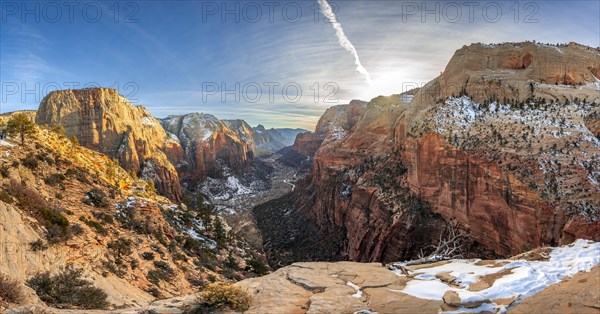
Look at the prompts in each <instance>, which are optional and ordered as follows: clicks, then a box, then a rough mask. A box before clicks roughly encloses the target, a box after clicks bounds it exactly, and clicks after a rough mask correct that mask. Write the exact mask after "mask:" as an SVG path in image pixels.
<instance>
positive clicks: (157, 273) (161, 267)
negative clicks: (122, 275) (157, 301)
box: [146, 261, 174, 285]
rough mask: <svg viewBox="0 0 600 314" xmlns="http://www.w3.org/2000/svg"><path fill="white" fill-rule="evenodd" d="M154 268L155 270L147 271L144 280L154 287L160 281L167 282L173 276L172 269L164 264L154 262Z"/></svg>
mask: <svg viewBox="0 0 600 314" xmlns="http://www.w3.org/2000/svg"><path fill="white" fill-rule="evenodd" d="M154 267H155V269H152V270H150V271H148V274H147V275H146V278H148V280H149V281H150V282H151V283H153V284H155V285H158V283H159V281H161V280H163V281H168V280H169V279H171V277H172V276H173V274H174V271H173V268H171V266H169V264H167V263H166V262H163V261H154Z"/></svg>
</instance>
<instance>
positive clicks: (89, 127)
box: [36, 88, 181, 201]
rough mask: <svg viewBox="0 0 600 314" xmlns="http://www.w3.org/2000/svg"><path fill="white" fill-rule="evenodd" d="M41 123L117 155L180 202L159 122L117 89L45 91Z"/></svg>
mask: <svg viewBox="0 0 600 314" xmlns="http://www.w3.org/2000/svg"><path fill="white" fill-rule="evenodd" d="M36 123H37V124H40V125H50V126H54V125H62V126H63V127H64V129H65V134H66V135H67V136H69V137H73V136H75V137H77V140H78V142H79V144H80V145H82V146H84V147H86V148H90V149H93V150H96V151H98V152H101V153H103V154H106V155H107V156H109V157H111V158H114V159H117V160H118V161H119V163H120V164H121V166H122V167H123V168H125V169H127V170H129V171H131V172H132V173H135V174H144V175H145V176H146V177H147V178H150V179H153V180H154V182H155V185H156V187H157V189H158V191H159V192H160V193H161V194H163V195H165V196H168V197H170V198H171V199H173V200H175V201H178V200H180V199H181V187H180V185H179V180H178V174H177V172H176V171H175V168H174V167H173V166H172V165H171V163H169V161H168V160H167V158H166V156H165V154H164V153H163V152H162V149H163V148H164V146H165V143H166V140H167V134H166V132H165V131H164V130H163V129H162V128H161V126H160V123H159V122H158V121H157V120H156V119H155V118H154V117H153V116H152V115H151V114H150V113H149V112H148V111H147V110H146V109H145V108H143V107H141V106H137V107H135V106H133V105H132V104H131V103H129V101H127V99H125V98H124V97H123V96H121V95H119V93H118V92H117V91H116V90H113V89H107V88H92V89H80V90H62V91H54V92H51V93H49V94H48V95H47V96H46V97H44V99H43V100H42V102H41V103H40V106H39V109H38V111H37V115H36Z"/></svg>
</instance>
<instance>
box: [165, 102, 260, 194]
mask: <svg viewBox="0 0 600 314" xmlns="http://www.w3.org/2000/svg"><path fill="white" fill-rule="evenodd" d="M162 125H163V126H164V128H165V130H166V131H167V132H168V133H169V135H170V140H169V142H168V144H167V147H166V149H165V152H166V154H167V156H168V157H169V160H170V161H171V162H172V163H173V164H174V165H175V167H176V168H177V171H178V172H179V175H180V177H181V179H182V182H184V184H187V185H188V188H189V189H192V190H193V189H194V188H195V186H196V185H197V184H199V183H201V182H202V181H203V180H204V179H206V177H207V176H212V177H220V176H223V175H224V172H232V173H238V174H239V173H242V172H244V171H248V170H250V167H251V165H252V160H253V157H254V142H253V130H252V128H251V127H250V126H248V124H247V123H246V122H244V121H243V120H219V119H217V118H216V117H214V116H212V115H208V114H202V113H190V114H186V115H183V116H169V117H167V118H166V119H163V120H162Z"/></svg>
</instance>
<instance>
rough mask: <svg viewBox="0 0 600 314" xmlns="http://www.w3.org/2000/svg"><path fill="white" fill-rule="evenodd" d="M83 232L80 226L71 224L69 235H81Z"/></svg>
mask: <svg viewBox="0 0 600 314" xmlns="http://www.w3.org/2000/svg"><path fill="white" fill-rule="evenodd" d="M83 232H84V230H83V228H82V227H81V225H80V224H73V225H71V233H72V234H73V235H78V234H82V233H83Z"/></svg>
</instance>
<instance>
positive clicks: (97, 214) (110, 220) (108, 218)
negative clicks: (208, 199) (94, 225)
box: [92, 211, 114, 224]
mask: <svg viewBox="0 0 600 314" xmlns="http://www.w3.org/2000/svg"><path fill="white" fill-rule="evenodd" d="M92 215H94V217H95V218H97V219H100V221H102V222H103V223H105V224H112V223H114V218H113V216H112V215H109V214H106V213H101V212H96V211H93V212H92Z"/></svg>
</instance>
